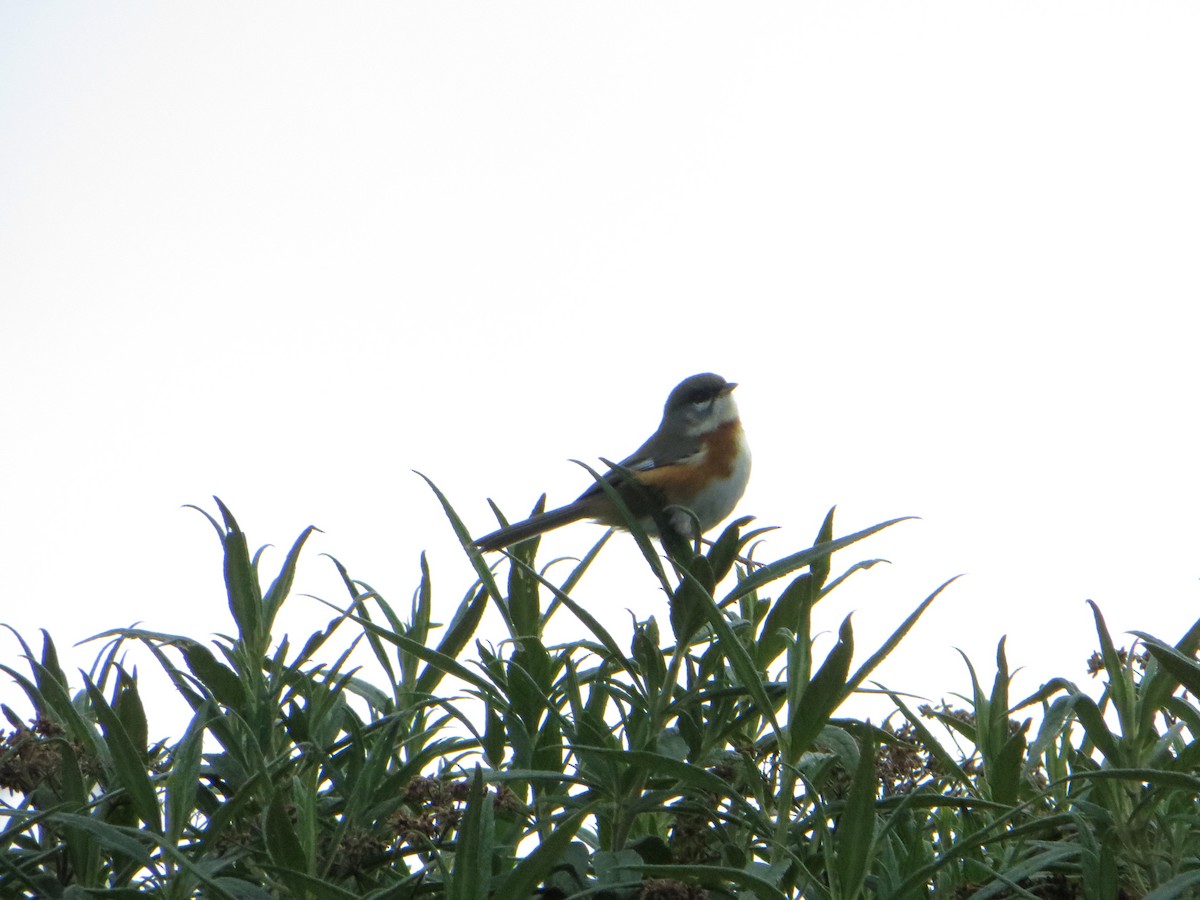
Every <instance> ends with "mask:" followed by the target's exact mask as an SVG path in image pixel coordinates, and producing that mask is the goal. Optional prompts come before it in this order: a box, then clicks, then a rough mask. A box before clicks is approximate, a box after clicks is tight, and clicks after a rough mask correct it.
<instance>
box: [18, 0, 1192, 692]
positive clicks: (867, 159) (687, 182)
mask: <svg viewBox="0 0 1200 900" xmlns="http://www.w3.org/2000/svg"><path fill="white" fill-rule="evenodd" d="M1198 40H1200V7H1197V6H1196V5H1194V4H1190V3H1171V2H1152V3H1108V2H1096V0H1089V2H1060V3H1053V4H1046V3H1034V2H1017V0H1013V2H1005V3H967V2H961V0H953V2H916V3H894V2H887V3H884V2H846V0H838V2H820V3H752V4H711V3H697V2H687V3H654V4H646V3H603V4H581V3H557V2H555V3H551V2H546V3H454V2H450V3H365V2H364V3H357V4H306V3H287V4H283V3H270V4H258V5H254V6H247V5H245V4H235V3H215V4H203V5H191V6H187V7H184V6H181V5H175V4H171V5H163V4H151V3H126V4H120V5H116V4H102V3H96V4H71V3H37V4H34V3H7V4H4V5H3V6H0V304H2V306H0V309H2V318H0V391H2V392H3V393H2V409H0V604H2V609H0V613H2V615H0V618H2V619H3V621H5V622H8V623H10V624H11V625H13V626H14V627H15V628H17V629H18V630H19V631H20V632H22V633H23V634H25V635H26V637H27V638H28V639H30V640H31V641H34V640H36V639H37V633H36V630H37V629H38V628H40V627H46V628H48V629H50V631H51V632H52V633H53V635H54V636H55V638H56V640H57V641H58V643H59V645H60V647H61V648H62V649H63V650H64V652H65V651H66V648H67V647H68V645H70V644H71V643H73V642H75V641H77V640H79V639H82V638H84V637H87V636H88V635H91V634H94V633H96V632H99V631H102V630H104V629H107V628H111V627H115V626H120V625H129V624H132V623H134V622H142V623H144V624H145V625H146V626H147V627H150V628H154V629H157V630H162V631H175V632H183V633H187V634H189V635H192V636H203V635H205V634H208V633H212V632H218V631H228V630H229V628H230V623H229V620H228V611H227V608H226V606H225V601H224V597H223V591H222V584H221V576H220V562H219V550H218V544H217V541H216V538H215V535H214V534H213V533H212V531H211V529H210V528H209V526H208V525H207V524H206V523H205V522H204V521H203V519H202V518H201V517H200V516H198V515H197V514H196V513H194V512H191V511H187V510H182V509H181V508H180V506H181V504H183V503H189V502H191V503H198V504H202V505H205V506H207V507H208V508H209V509H212V503H211V500H209V499H208V498H209V497H210V496H211V495H212V494H217V495H219V496H220V497H221V498H222V499H223V500H225V501H226V502H227V503H228V504H229V505H230V506H231V507H232V509H233V511H234V513H235V514H236V515H237V516H238V517H239V519H240V522H241V524H242V526H243V527H244V528H245V529H246V530H247V531H248V532H249V534H250V538H251V541H252V543H254V544H256V545H257V544H262V543H273V544H275V545H277V546H278V547H280V548H281V549H283V548H286V547H287V546H288V545H289V544H290V543H291V541H292V540H293V538H294V537H295V536H296V534H298V533H299V532H300V530H301V529H302V528H303V527H304V526H306V525H308V524H315V525H317V526H319V527H320V528H322V529H323V531H324V533H323V534H320V535H317V536H316V537H315V538H314V539H313V541H312V543H311V550H312V551H314V552H312V553H311V554H310V556H309V558H308V562H307V564H306V566H305V568H304V569H303V570H302V573H301V580H300V585H299V588H300V589H301V590H307V591H311V592H313V593H317V594H321V595H322V596H326V597H328V598H331V599H339V600H340V596H339V594H338V586H337V584H336V582H335V581H334V579H333V578H332V577H331V576H332V571H331V567H330V566H329V564H328V562H327V561H325V560H323V559H322V558H321V557H319V556H318V555H317V552H316V551H324V552H328V553H332V554H334V555H336V556H337V557H338V558H339V559H341V560H342V561H343V562H344V563H345V564H346V565H347V566H348V567H349V568H350V570H351V572H352V573H353V574H354V575H356V576H358V577H361V578H364V579H366V580H367V581H369V582H371V583H372V584H373V586H374V587H376V588H377V589H379V590H380V591H381V592H382V593H383V594H384V595H385V596H387V597H388V598H389V599H390V600H391V601H392V602H393V603H394V604H395V605H396V606H397V607H399V608H401V609H405V608H406V607H407V604H408V601H409V597H410V595H411V591H412V589H413V588H414V587H415V585H416V580H417V572H418V555H419V553H420V552H421V551H422V550H428V552H429V555H430V560H431V565H432V568H433V573H434V579H435V581H434V584H435V599H436V602H437V604H438V605H437V611H438V614H439V615H440V616H442V617H443V618H445V617H448V616H449V614H450V612H451V610H452V609H453V607H454V605H455V604H456V603H457V601H458V599H459V598H460V596H461V594H462V592H463V591H464V590H465V589H466V587H467V586H468V584H469V575H468V570H467V568H466V566H465V563H464V560H463V555H462V552H461V550H460V549H458V547H457V545H456V544H455V543H454V540H453V537H452V535H451V532H450V529H449V526H448V525H447V524H446V523H445V520H444V519H443V518H442V517H441V513H440V511H439V508H438V506H437V504H436V502H435V500H434V498H433V496H432V495H431V494H430V492H429V491H428V490H427V488H426V487H425V485H424V484H423V482H421V481H420V480H419V479H418V478H417V476H415V475H413V474H412V473H411V471H410V470H412V469H419V470H421V471H423V472H425V473H426V474H428V475H429V476H430V477H431V478H433V479H434V480H435V481H436V482H437V483H438V484H439V486H440V487H441V488H442V489H443V490H445V491H446V492H447V494H448V495H449V496H450V497H451V499H452V501H453V502H454V503H455V505H456V507H457V509H458V511H459V512H460V514H461V515H462V516H463V517H464V518H465V520H466V521H467V522H468V524H469V525H470V526H471V527H472V529H473V530H475V531H476V532H482V531H484V530H487V529H489V528H490V527H491V526H492V525H493V524H494V523H493V520H492V519H491V516H490V513H489V511H488V508H487V505H486V502H485V498H486V497H488V496H492V497H494V498H495V499H496V500H497V502H499V503H500V504H501V505H502V506H503V507H504V508H505V509H506V510H507V511H508V512H509V514H510V516H512V517H516V516H517V515H519V514H520V513H522V512H523V511H524V510H525V509H526V508H527V507H528V506H529V505H531V504H532V503H533V501H534V500H535V499H536V496H537V494H538V493H539V492H541V491H543V490H545V491H547V492H549V494H550V498H551V501H552V502H565V501H568V500H570V499H571V498H572V497H574V496H575V494H576V493H578V491H579V490H581V489H582V488H583V487H584V486H585V485H586V484H587V476H586V474H585V473H583V472H582V471H581V470H579V469H578V468H576V467H575V466H573V465H571V464H570V463H568V462H566V460H567V459H569V458H571V457H582V458H585V459H589V460H591V461H592V462H595V460H596V457H598V456H607V457H609V458H613V457H620V456H621V455H623V454H625V453H628V452H629V451H630V450H632V449H633V448H634V447H635V446H637V444H638V443H640V441H641V440H642V439H643V438H645V437H646V436H647V435H648V434H649V432H650V431H651V430H652V429H653V428H654V427H655V425H656V424H657V422H658V417H659V415H660V412H661V406H662V402H663V400H664V399H665V397H666V394H667V392H668V390H669V389H670V388H671V387H672V386H673V385H674V384H675V383H676V382H677V381H678V380H679V379H680V378H682V377H684V376H686V375H689V374H692V373H694V372H698V371H704V370H713V371H717V372H719V373H720V374H722V375H725V376H726V377H728V378H730V379H731V380H736V381H738V382H740V383H741V387H740V388H739V390H738V393H737V397H738V400H739V402H740V404H741V408H742V412H743V418H744V421H745V423H746V428H747V431H748V434H749V437H750V439H751V443H752V445H753V447H754V452H755V468H754V476H753V478H752V481H751V485H750V489H749V491H748V492H747V494H746V497H745V499H744V501H743V503H742V505H741V507H740V512H742V513H750V514H755V515H757V516H758V517H759V521H760V523H763V524H776V525H780V526H782V529H781V531H779V532H776V533H775V534H774V535H773V536H772V537H771V539H770V541H769V542H768V543H767V544H766V545H765V546H764V547H763V548H760V551H759V555H760V557H771V556H775V555H782V554H784V553H787V552H791V551H793V550H795V549H798V548H800V547H802V546H805V545H806V544H807V543H808V542H809V541H810V540H811V538H812V537H813V536H814V534H815V531H816V528H817V526H818V524H819V522H820V519H821V517H822V515H823V514H824V512H825V511H826V509H828V508H829V507H830V506H832V505H834V504H838V506H839V519H838V524H839V532H840V533H847V532H849V531H852V530H857V529H858V528H861V527H865V526H867V525H870V524H873V523H875V522H877V521H881V520H883V519H887V518H891V517H894V516H899V515H916V516H920V517H922V518H921V521H917V522H910V523H906V524H904V525H902V526H898V527H897V528H896V529H894V530H893V531H892V532H890V533H887V534H885V535H884V536H881V537H879V538H877V539H875V540H873V541H872V542H870V543H869V544H867V545H864V546H863V548H862V550H861V552H855V551H849V552H847V553H843V554H841V555H840V556H839V557H837V558H836V559H835V569H836V568H841V567H845V566H848V565H849V564H851V563H853V562H854V561H855V560H857V559H860V558H863V557H869V556H884V557H887V558H889V559H891V560H892V562H893V565H892V566H890V567H886V568H885V569H882V568H876V569H874V570H872V571H871V572H870V573H867V574H865V575H860V576H858V577H857V579H856V581H857V584H854V585H852V586H848V589H847V590H845V591H843V592H842V597H841V599H840V600H837V601H835V600H833V599H832V598H831V599H830V601H828V602H829V606H828V608H827V609H824V610H823V611H822V612H821V616H822V625H823V627H825V628H827V629H830V630H832V629H835V628H836V625H837V623H838V622H839V621H840V618H841V616H842V615H844V614H845V613H846V612H849V611H850V610H855V611H856V612H855V622H856V632H857V636H858V639H859V645H860V647H861V648H862V651H864V652H863V653H860V658H862V656H863V655H865V651H866V650H869V649H873V648H874V646H876V645H877V644H878V642H879V641H880V640H882V639H883V637H884V636H885V635H886V634H887V633H889V632H890V630H891V628H892V627H894V625H895V624H896V623H898V622H899V621H900V620H901V619H902V618H903V616H904V615H905V614H907V612H908V611H909V610H911V608H912V607H913V606H914V605H915V604H916V603H917V602H919V601H920V599H922V598H923V597H924V596H925V595H926V594H927V593H928V592H929V591H931V590H933V589H934V588H935V587H936V586H937V585H938V584H940V583H941V582H942V581H943V580H945V579H946V578H948V577H950V576H953V575H956V574H958V573H966V577H965V578H963V579H961V580H960V581H959V582H958V583H956V585H954V586H953V587H952V588H951V589H950V590H949V591H948V592H947V593H946V594H945V595H944V596H943V597H942V598H941V600H939V602H938V604H937V605H936V606H935V607H934V608H933V609H932V610H931V612H930V613H929V614H928V616H927V618H926V619H925V620H924V621H923V623H922V624H921V626H919V628H918V631H917V632H916V633H915V634H914V635H913V636H912V638H911V639H910V640H909V642H908V643H907V644H906V645H904V647H903V648H902V649H901V650H900V651H899V652H898V653H897V655H896V657H895V659H894V660H893V661H892V662H891V663H890V664H889V666H888V667H887V668H886V669H885V670H884V671H883V672H882V675H883V677H884V679H885V680H886V681H887V682H888V683H889V684H890V685H893V686H895V687H899V688H908V689H913V690H916V691H920V692H925V693H927V694H930V695H931V696H933V697H934V698H936V697H938V696H940V695H941V694H942V693H944V692H946V691H950V690H963V689H965V688H966V685H967V682H966V679H965V675H964V671H963V666H962V663H961V660H960V659H959V657H958V656H957V654H956V653H955V652H954V650H953V648H954V647H961V648H963V649H964V650H965V651H966V652H967V653H969V654H970V655H971V656H972V657H973V658H974V659H975V661H976V663H977V665H978V666H979V668H980V669H981V672H982V673H983V674H984V675H985V676H986V677H988V678H989V680H990V670H991V660H990V657H991V655H992V653H993V652H994V648H995V644H996V642H997V640H998V639H999V638H1000V637H1001V635H1003V634H1008V635H1009V636H1010V637H1009V653H1010V658H1011V660H1012V662H1013V664H1014V665H1023V666H1025V667H1026V672H1025V675H1024V677H1023V680H1022V682H1021V684H1022V687H1023V688H1025V689H1028V690H1032V689H1034V688H1035V687H1036V686H1037V685H1038V684H1040V683H1041V681H1042V680H1044V679H1046V678H1048V677H1051V676H1054V675H1062V676H1065V677H1069V678H1072V679H1075V680H1078V681H1085V680H1086V675H1085V673H1084V662H1085V659H1086V657H1087V655H1088V654H1089V653H1090V652H1091V650H1092V649H1093V648H1094V646H1095V640H1094V630H1093V627H1092V624H1091V619H1090V614H1089V613H1088V610H1087V607H1086V606H1085V604H1084V601H1085V599H1087V598H1092V599H1094V600H1096V601H1097V602H1098V603H1099V604H1100V605H1101V607H1102V608H1103V610H1104V612H1105V613H1106V615H1107V617H1108V619H1109V624H1110V626H1111V627H1112V629H1113V630H1114V632H1118V631H1123V630H1125V629H1131V628H1137V629H1141V630H1146V631H1150V632H1152V633H1155V634H1157V635H1159V636H1160V637H1163V638H1167V639H1172V640H1173V639H1176V638H1178V637H1179V636H1180V634H1181V633H1182V632H1183V630H1184V629H1185V628H1186V627H1187V626H1188V625H1189V624H1190V623H1191V622H1192V621H1193V620H1194V619H1195V618H1196V616H1197V615H1198V614H1200V603H1198V602H1197V600H1198V599H1200V590H1198V588H1200V585H1198V584H1197V578H1198V576H1200V526H1198V525H1197V510H1198V509H1200V478H1198V476H1197V437H1196V434H1197V423H1196V418H1197V416H1196V393H1197V384H1198V377H1197V376H1198V375H1200V363H1198V362H1197V351H1196V344H1197V336H1198V328H1197V325H1198V322H1197V319H1198V314H1197V311H1196V310H1197V300H1198V299H1200V266H1198V256H1200V254H1198V248H1200V214H1198V213H1197V210H1200V163H1198V162H1197V161H1198V160H1200V109H1198V98H1197V95H1198V93H1200V54H1198V53H1197V52H1196V47H1197V45H1198V44H1197V42H1198ZM597 534H598V531H597V530H595V529H594V528H593V527H592V526H585V525H579V526H574V527H572V528H571V529H568V530H566V531H565V532H563V533H561V534H559V535H556V536H555V537H554V538H553V539H552V540H548V541H547V542H546V543H547V545H548V546H547V547H546V550H547V552H550V553H553V552H560V553H570V552H573V553H579V552H582V551H583V550H584V549H586V547H587V546H589V543H590V540H591V539H593V538H594V537H595V536H596V535H597ZM280 559H281V554H280V553H275V554H268V556H267V565H268V567H269V568H274V567H276V566H277V565H278V563H279V561H280ZM638 565H639V563H638V561H637V559H636V554H635V553H634V551H633V550H632V547H631V544H630V542H628V540H627V539H618V540H617V541H615V542H614V543H613V544H612V545H611V546H610V548H609V550H608V551H606V553H605V556H604V557H603V559H602V562H601V564H600V567H599V570H598V571H597V573H596V576H595V578H594V579H592V580H591V581H589V582H586V583H585V585H586V586H585V588H584V589H583V590H582V591H581V593H580V598H581V599H582V600H584V601H585V602H587V603H588V604H589V606H591V607H592V608H593V609H594V610H595V611H596V612H597V614H598V615H600V617H601V619H602V621H604V622H605V623H606V624H608V625H610V626H611V627H612V628H613V629H614V631H615V632H616V633H617V634H618V636H619V639H620V640H622V641H625V640H626V639H627V637H628V633H629V613H628V612H626V610H630V609H632V610H634V611H635V613H636V614H637V616H638V617H639V618H644V617H646V616H647V615H651V614H654V615H657V616H658V617H659V618H660V620H664V621H665V602H664V600H663V598H662V597H661V596H660V595H659V594H657V593H656V592H655V591H654V590H653V585H652V582H651V580H650V579H649V578H646V577H640V578H636V579H632V580H631V579H630V578H629V577H628V573H629V572H630V571H631V567H634V566H638ZM631 583H632V584H634V585H635V587H634V588H630V587H629V586H628V585H629V584H631ZM835 596H836V595H835ZM326 616H327V613H326V612H325V610H324V609H323V608H321V607H319V606H318V605H317V604H316V603H315V602H313V601H311V600H307V599H305V598H303V597H297V598H296V599H295V601H294V602H293V604H292V605H291V606H289V607H286V608H285V610H284V614H283V621H282V623H281V624H282V626H283V629H282V630H288V631H291V632H292V633H293V635H294V636H295V635H304V634H307V633H308V630H309V629H310V628H311V627H315V625H316V624H317V623H320V622H322V621H324V619H325V618H326ZM560 628H561V634H566V635H569V634H571V633H572V630H571V627H570V623H569V622H567V621H565V620H564V621H563V622H562V623H561V625H560ZM1118 640H1119V641H1122V640H1124V641H1127V640H1128V638H1125V637H1120V636H1119V638H1118ZM2 646H3V649H2V650H0V660H3V661H4V662H6V663H8V664H10V665H14V666H17V667H18V668H23V664H22V663H21V662H20V660H19V650H18V648H17V645H16V644H15V642H14V641H12V640H11V639H5V641H4V643H3V645H2ZM96 650H97V647H96V646H94V645H93V646H87V647H83V648H80V649H79V650H76V651H73V652H71V653H70V654H69V656H68V659H69V661H70V662H71V664H73V665H80V666H82V665H86V664H87V663H88V662H89V661H90V660H91V658H92V657H93V656H94V654H95V652H96ZM142 665H143V666H144V665H145V663H144V661H143V663H142ZM2 693H3V694H4V695H5V696H8V697H10V698H12V697H13V689H11V688H5V689H3V691H2Z"/></svg>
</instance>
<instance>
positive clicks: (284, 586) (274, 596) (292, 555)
mask: <svg viewBox="0 0 1200 900" xmlns="http://www.w3.org/2000/svg"><path fill="white" fill-rule="evenodd" d="M317 530H319V529H317V528H315V527H314V526H312V525H309V526H308V527H307V528H305V529H304V531H302V532H300V536H299V537H298V538H296V541H295V543H293V544H292V549H291V550H289V551H288V555H287V558H286V559H285V560H284V562H283V566H282V568H280V570H279V574H278V575H276V576H275V580H274V581H273V582H271V586H270V587H269V588H267V594H266V596H265V597H264V598H263V610H264V612H263V614H264V625H265V627H266V628H267V629H268V630H269V629H270V628H271V624H272V623H273V622H274V621H275V614H276V613H277V612H279V607H281V606H282V605H283V601H284V600H286V599H287V596H288V594H289V593H291V590H292V583H293V582H294V581H295V580H296V564H297V563H298V562H299V561H300V551H301V550H302V549H303V548H304V542H305V541H307V540H308V536H309V535H310V534H312V533H313V532H314V531H317Z"/></svg>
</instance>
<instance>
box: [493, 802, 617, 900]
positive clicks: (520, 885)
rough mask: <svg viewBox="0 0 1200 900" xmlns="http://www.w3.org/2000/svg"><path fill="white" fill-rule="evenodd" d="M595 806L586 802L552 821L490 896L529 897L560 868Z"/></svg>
mask: <svg viewBox="0 0 1200 900" xmlns="http://www.w3.org/2000/svg"><path fill="white" fill-rule="evenodd" d="M595 806H596V804H594V803H588V804H585V805H584V806H582V807H581V808H579V809H578V810H576V811H575V812H573V813H571V815H569V816H567V817H566V818H565V819H562V820H561V821H558V822H555V824H554V829H553V830H552V831H551V832H550V834H549V836H548V837H546V838H545V839H544V840H543V841H542V842H541V843H540V844H538V846H537V847H535V848H534V850H533V852H531V853H529V854H528V855H527V856H526V857H525V858H524V859H522V860H521V861H520V862H519V863H517V865H516V866H515V867H514V868H513V870H512V871H511V872H509V873H508V875H506V876H505V877H504V880H503V881H501V882H500V884H499V885H498V886H497V888H496V890H495V891H494V892H493V894H492V896H493V897H496V898H499V897H532V896H534V893H535V889H536V888H537V886H538V885H539V884H540V883H541V882H543V881H545V880H547V879H548V878H549V877H550V875H551V873H552V872H554V871H555V870H556V869H557V868H558V867H559V866H560V865H562V860H563V856H564V854H566V852H567V848H568V847H569V846H570V844H571V841H572V840H574V838H575V834H576V832H578V831H579V828H580V826H581V825H582V824H583V822H584V820H585V819H587V817H588V816H590V815H591V814H592V811H593V809H594V807H595Z"/></svg>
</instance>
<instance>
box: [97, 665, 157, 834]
mask: <svg viewBox="0 0 1200 900" xmlns="http://www.w3.org/2000/svg"><path fill="white" fill-rule="evenodd" d="M84 685H85V687H86V688H87V693H88V699H89V700H91V703H92V708H93V709H94V710H95V711H96V718H97V719H98V720H99V722H100V727H101V728H103V729H104V739H105V743H106V744H107V745H108V752H109V755H110V756H111V758H112V763H113V768H114V770H115V772H116V776H117V783H118V784H120V785H121V787H123V788H124V789H125V793H126V795H127V796H128V797H129V802H130V803H131V804H132V806H133V811H134V812H135V813H136V814H137V817H138V818H139V819H141V820H142V821H143V822H145V823H146V827H147V828H149V829H150V830H151V831H154V832H156V833H161V832H162V820H161V818H160V810H159V807H158V798H157V797H156V796H155V794H154V787H153V785H152V784H151V782H150V776H149V774H148V773H147V771H146V763H147V760H146V754H145V751H144V750H139V749H138V748H137V747H136V746H135V745H134V743H133V741H132V740H131V738H130V736H129V733H128V732H127V731H126V730H125V726H124V725H122V724H121V720H120V719H119V718H118V717H117V714H116V712H115V711H114V710H113V708H112V707H111V706H109V705H108V701H107V700H105V699H104V695H103V694H102V693H100V689H99V688H97V687H96V686H95V685H94V684H92V681H91V679H89V678H86V677H85V678H84Z"/></svg>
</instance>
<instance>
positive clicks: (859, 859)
mask: <svg viewBox="0 0 1200 900" xmlns="http://www.w3.org/2000/svg"><path fill="white" fill-rule="evenodd" d="M861 731H862V733H861V738H860V743H859V754H858V766H857V767H856V768H855V770H854V775H853V778H852V780H851V782H850V791H849V795H848V796H847V798H846V805H845V807H843V809H842V814H841V816H840V817H839V818H838V822H837V827H836V829H835V830H834V835H833V836H834V843H835V845H836V847H837V855H836V857H835V859H836V872H837V879H838V882H837V883H838V896H840V897H857V896H859V894H860V892H861V891H862V886H863V882H864V881H865V879H866V876H867V872H868V871H869V868H870V862H871V859H872V857H873V856H874V852H873V851H874V843H875V818H876V817H875V796H876V793H877V791H878V789H879V779H878V777H877V776H876V773H875V740H874V734H873V733H872V731H871V729H869V728H864V729H862V730H861Z"/></svg>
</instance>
